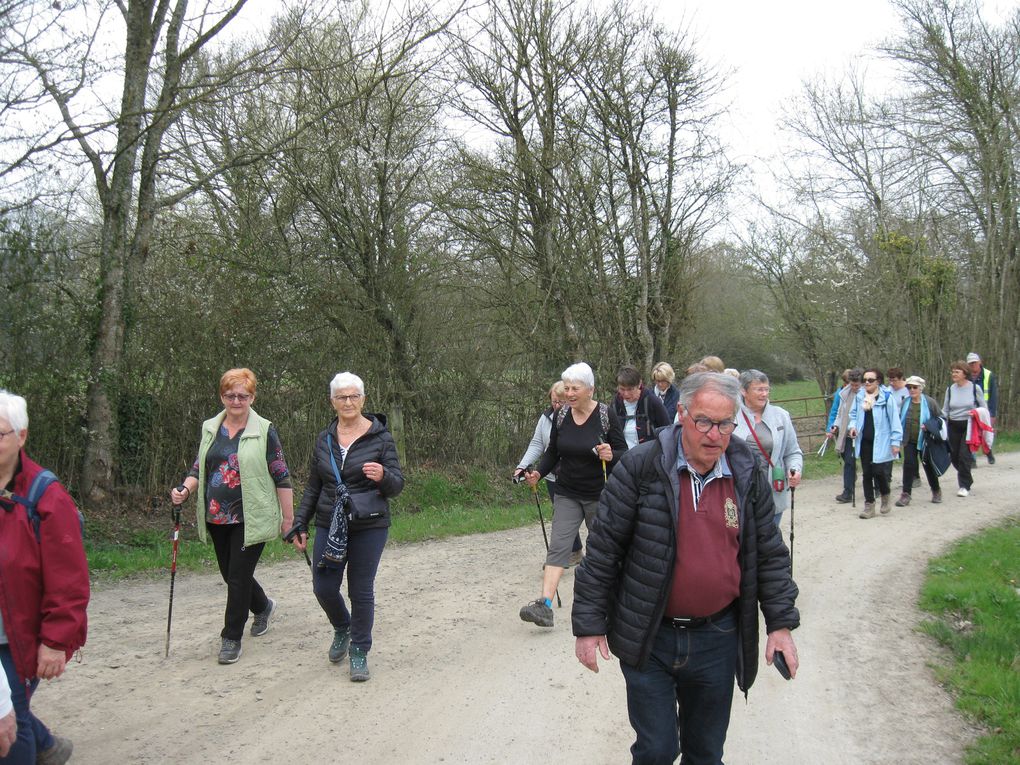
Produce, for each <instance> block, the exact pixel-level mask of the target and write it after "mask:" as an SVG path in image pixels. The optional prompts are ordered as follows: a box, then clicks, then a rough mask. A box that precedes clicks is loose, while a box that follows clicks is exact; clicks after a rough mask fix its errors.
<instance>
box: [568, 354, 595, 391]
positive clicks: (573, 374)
mask: <svg viewBox="0 0 1020 765" xmlns="http://www.w3.org/2000/svg"><path fill="white" fill-rule="evenodd" d="M560 379H561V380H563V382H565V383H571V382H572V383H581V385H586V386H588V387H589V388H594V387H595V373H594V372H592V371H591V367H590V366H588V365H587V364H585V363H584V362H583V361H579V362H577V363H576V364H571V365H570V366H569V367H567V368H566V369H564V370H563V374H561V375H560Z"/></svg>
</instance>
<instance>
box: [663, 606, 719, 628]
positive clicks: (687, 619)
mask: <svg viewBox="0 0 1020 765" xmlns="http://www.w3.org/2000/svg"><path fill="white" fill-rule="evenodd" d="M733 605H734V604H733V603H730V604H729V605H728V606H726V608H724V609H722V610H721V611H716V612H715V613H714V614H709V615H708V616H666V617H663V619H662V623H663V624H668V625H669V626H671V627H678V628H679V629H685V630H687V629H693V628H695V627H704V626H705V625H706V624H711V623H712V622H714V621H716V620H717V619H719V618H720V617H723V616H726V614H728V613H729V612H730V611H732V610H733Z"/></svg>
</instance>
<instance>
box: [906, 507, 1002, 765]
mask: <svg viewBox="0 0 1020 765" xmlns="http://www.w3.org/2000/svg"><path fill="white" fill-rule="evenodd" d="M920 606H921V608H922V609H924V610H925V611H927V612H929V613H930V614H932V615H933V618H932V619H931V620H930V621H926V622H925V623H924V624H922V625H921V629H922V630H923V631H924V632H926V633H927V634H929V635H931V636H932V637H934V638H935V639H936V640H938V641H939V642H940V643H942V644H943V645H945V646H946V647H947V648H949V650H950V652H951V654H952V658H953V660H952V663H951V664H950V665H948V666H937V667H936V668H935V670H936V673H937V675H938V677H939V679H940V681H941V682H943V683H944V684H945V685H946V686H948V687H949V688H950V689H951V690H952V692H953V694H954V696H955V697H956V702H957V706H958V707H959V708H960V709H961V710H963V711H965V712H967V713H968V714H970V715H972V716H973V717H974V718H975V719H977V720H978V721H979V722H980V723H981V724H982V725H983V726H984V727H985V728H987V730H988V731H989V732H988V733H987V734H986V735H983V736H981V737H980V738H979V739H978V740H977V741H976V742H975V743H974V744H973V745H972V746H971V747H970V748H969V749H968V751H967V758H966V762H967V763H968V765H1007V764H1012V765H1020V521H1018V520H1017V519H1011V520H1009V521H1007V522H1006V523H1005V524H1004V525H1003V526H1001V527H999V528H994V529H990V530H988V531H985V532H983V533H981V534H978V535H977V536H975V537H972V538H970V539H967V540H964V541H963V542H961V543H959V544H958V545H956V546H955V547H954V548H953V549H952V550H951V551H950V552H949V553H948V554H947V555H944V556H942V557H940V558H936V559H933V560H932V561H930V563H929V565H928V575H927V579H926V580H925V583H924V586H923V587H922V590H921V599H920Z"/></svg>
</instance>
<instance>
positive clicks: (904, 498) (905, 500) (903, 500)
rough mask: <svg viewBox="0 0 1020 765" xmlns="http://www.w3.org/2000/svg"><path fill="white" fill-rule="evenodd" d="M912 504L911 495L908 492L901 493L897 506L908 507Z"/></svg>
mask: <svg viewBox="0 0 1020 765" xmlns="http://www.w3.org/2000/svg"><path fill="white" fill-rule="evenodd" d="M909 504H910V495H909V494H907V493H906V492H903V493H902V494H900V498H899V499H898V500H896V507H906V506H907V505H909Z"/></svg>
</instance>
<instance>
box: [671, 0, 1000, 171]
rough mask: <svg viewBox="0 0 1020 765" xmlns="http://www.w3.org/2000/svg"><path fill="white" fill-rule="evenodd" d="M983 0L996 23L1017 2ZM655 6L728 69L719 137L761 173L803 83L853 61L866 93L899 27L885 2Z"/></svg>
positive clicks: (879, 76)
mask: <svg viewBox="0 0 1020 765" xmlns="http://www.w3.org/2000/svg"><path fill="white" fill-rule="evenodd" d="M982 5H983V7H984V15H985V18H986V19H988V20H989V21H993V22H994V21H998V20H1001V19H1002V18H1004V17H1005V15H1006V14H1007V13H1008V12H1009V11H1010V10H1011V9H1014V8H1016V7H1017V6H1018V5H1020V0H984V2H983V3H982ZM653 7H655V8H656V9H657V10H656V15H657V17H658V18H659V19H661V20H662V21H663V22H664V23H666V24H668V25H670V26H672V25H673V24H678V25H681V26H684V27H686V28H688V29H689V30H690V32H691V33H692V36H693V39H694V41H695V45H696V50H697V51H698V52H699V53H700V54H701V55H702V56H703V57H704V59H705V60H706V61H707V62H708V63H710V64H714V65H716V66H718V67H719V69H720V70H721V71H728V72H729V76H728V78H727V80H728V91H727V94H726V99H727V101H728V103H729V104H730V105H731V108H730V110H729V113H728V114H727V115H726V119H725V120H724V124H723V135H724V139H725V140H726V142H727V143H728V144H729V146H730V147H731V149H732V150H733V153H732V155H731V156H732V158H733V159H735V160H736V161H738V162H743V163H747V164H750V165H751V166H752V168H754V169H757V170H759V171H760V170H761V167H760V165H759V166H758V167H755V166H756V164H757V163H759V162H761V161H764V160H768V159H769V158H770V157H772V156H773V155H775V154H777V153H778V152H781V151H782V149H783V146H784V144H783V140H784V137H783V136H781V135H780V133H779V131H778V128H777V122H778V120H779V118H780V116H781V114H782V110H783V107H784V106H785V105H788V104H790V103H791V101H792V100H793V99H795V98H796V97H797V96H798V94H799V93H800V92H801V90H802V84H803V83H804V82H805V81H811V80H815V79H817V78H819V77H822V76H825V77H829V78H834V77H838V76H839V75H840V74H842V73H845V72H846V71H847V70H848V69H849V67H850V66H851V65H856V66H858V67H859V68H861V69H862V71H863V72H864V74H865V77H864V85H865V88H866V89H867V90H868V92H869V93H872V94H874V95H879V94H881V93H882V92H883V91H884V90H885V89H886V88H887V87H888V86H889V78H890V76H891V74H892V66H891V65H890V64H889V63H888V62H887V61H885V60H884V59H882V58H881V57H880V56H878V55H877V54H875V53H874V49H875V47H876V46H878V44H879V43H881V42H883V41H885V40H888V39H889V38H890V37H892V36H893V35H894V34H895V33H897V32H898V29H899V17H898V14H897V12H896V10H895V9H894V7H893V5H892V3H891V2H889V0H771V1H770V2H752V1H751V0H679V1H677V2H669V1H668V0H663V2H660V3H658V4H656V5H654V6H653ZM756 176H758V177H759V178H760V172H759V173H756Z"/></svg>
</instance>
